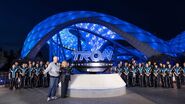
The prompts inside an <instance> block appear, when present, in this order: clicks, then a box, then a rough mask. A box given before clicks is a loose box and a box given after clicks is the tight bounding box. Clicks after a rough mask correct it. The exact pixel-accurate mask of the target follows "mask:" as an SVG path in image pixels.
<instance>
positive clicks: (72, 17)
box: [21, 11, 175, 60]
mask: <svg viewBox="0 0 185 104" xmlns="http://www.w3.org/2000/svg"><path fill="white" fill-rule="evenodd" d="M45 43H47V44H49V47H50V56H52V55H58V56H59V57H60V60H68V59H71V58H72V51H75V50H88V51H93V50H104V49H108V50H112V51H114V59H129V58H131V57H138V58H140V59H142V60H146V59H147V58H148V57H151V56H153V55H158V54H161V53H163V54H168V55H172V56H174V55H175V53H174V51H172V48H170V47H169V45H170V44H169V43H168V42H166V41H163V40H161V39H159V38H157V37H155V35H153V34H151V33H149V32H146V31H144V30H142V29H141V28H139V27H137V26H135V25H132V24H130V23H128V22H125V21H122V20H120V19H118V18H116V17H113V16H110V15H106V14H102V13H97V12H92V11H69V12H64V13H60V14H57V15H54V16H51V17H49V18H47V19H46V20H44V21H42V22H40V23H39V24H38V25H36V26H35V27H34V28H33V30H32V31H31V32H30V33H29V34H28V36H27V38H26V40H25V42H24V46H23V49H22V53H21V57H22V58H26V57H27V58H34V57H35V56H36V54H37V53H38V51H39V50H40V48H41V47H42V46H43V45H44V44H45Z"/></svg>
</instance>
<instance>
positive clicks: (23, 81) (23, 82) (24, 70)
mask: <svg viewBox="0 0 185 104" xmlns="http://www.w3.org/2000/svg"><path fill="white" fill-rule="evenodd" d="M27 70H28V69H27V68H20V71H21V86H22V87H24V88H25V87H26V82H27Z"/></svg>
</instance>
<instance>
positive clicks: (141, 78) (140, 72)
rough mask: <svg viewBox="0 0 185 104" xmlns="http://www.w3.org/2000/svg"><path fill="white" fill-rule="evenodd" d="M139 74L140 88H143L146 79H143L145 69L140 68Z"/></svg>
mask: <svg viewBox="0 0 185 104" xmlns="http://www.w3.org/2000/svg"><path fill="white" fill-rule="evenodd" d="M137 69H138V74H139V86H140V87H142V86H143V81H144V77H143V67H138V68H137Z"/></svg>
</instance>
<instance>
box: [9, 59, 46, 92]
mask: <svg viewBox="0 0 185 104" xmlns="http://www.w3.org/2000/svg"><path fill="white" fill-rule="evenodd" d="M48 65H49V62H46V63H44V62H43V61H36V62H35V61H28V62H21V63H19V62H15V63H14V64H12V66H11V68H10V69H9V80H10V89H13V88H14V87H15V88H16V89H19V88H34V87H48V83H49V78H48V75H47V74H45V75H44V74H43V71H44V70H45V69H46V68H47V67H48Z"/></svg>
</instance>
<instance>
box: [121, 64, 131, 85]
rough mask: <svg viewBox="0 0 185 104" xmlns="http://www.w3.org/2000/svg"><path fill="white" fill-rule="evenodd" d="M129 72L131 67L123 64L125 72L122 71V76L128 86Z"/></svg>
mask: <svg viewBox="0 0 185 104" xmlns="http://www.w3.org/2000/svg"><path fill="white" fill-rule="evenodd" d="M128 73H129V69H128V67H127V66H123V72H122V75H121V76H122V78H123V80H124V81H125V83H126V86H128Z"/></svg>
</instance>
